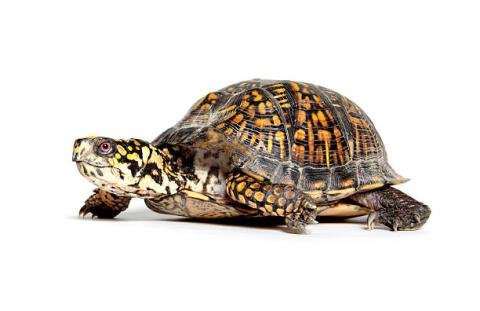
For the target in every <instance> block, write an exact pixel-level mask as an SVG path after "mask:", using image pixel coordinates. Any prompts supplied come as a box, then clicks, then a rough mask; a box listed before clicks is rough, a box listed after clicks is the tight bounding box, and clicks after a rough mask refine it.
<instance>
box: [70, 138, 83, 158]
mask: <svg viewBox="0 0 480 311" xmlns="http://www.w3.org/2000/svg"><path fill="white" fill-rule="evenodd" d="M81 144H82V140H81V139H77V140H75V143H74V144H73V154H72V161H73V162H77V161H79V159H80V152H81V151H80V145H81Z"/></svg>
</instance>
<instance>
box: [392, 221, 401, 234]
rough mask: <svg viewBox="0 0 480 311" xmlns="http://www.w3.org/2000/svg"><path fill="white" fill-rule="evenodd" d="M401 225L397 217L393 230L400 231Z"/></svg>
mask: <svg viewBox="0 0 480 311" xmlns="http://www.w3.org/2000/svg"><path fill="white" fill-rule="evenodd" d="M399 226H400V222H399V221H398V219H395V220H394V221H393V224H392V230H393V231H398V228H399Z"/></svg>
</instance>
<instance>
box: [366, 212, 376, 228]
mask: <svg viewBox="0 0 480 311" xmlns="http://www.w3.org/2000/svg"><path fill="white" fill-rule="evenodd" d="M377 218H378V213H377V212H375V211H373V212H371V213H370V214H368V219H367V228H368V230H373V229H375V222H376V220H377Z"/></svg>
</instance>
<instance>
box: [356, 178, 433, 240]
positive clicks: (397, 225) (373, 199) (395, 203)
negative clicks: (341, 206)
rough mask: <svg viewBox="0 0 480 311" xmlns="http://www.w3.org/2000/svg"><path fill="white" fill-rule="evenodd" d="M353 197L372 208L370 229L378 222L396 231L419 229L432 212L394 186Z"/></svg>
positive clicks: (369, 219) (369, 217)
mask: <svg viewBox="0 0 480 311" xmlns="http://www.w3.org/2000/svg"><path fill="white" fill-rule="evenodd" d="M351 199H353V200H354V201H355V202H357V203H360V204H362V205H364V206H367V207H369V208H370V209H371V212H370V214H369V216H368V221H367V222H368V228H369V229H373V227H374V225H375V223H377V222H378V223H381V224H384V225H386V226H387V227H389V228H390V229H392V230H394V231H397V230H403V231H407V230H417V229H419V228H420V227H422V226H423V225H424V224H425V223H426V222H427V220H428V218H429V217H430V213H431V210H430V208H429V207H428V206H427V205H425V204H423V203H421V202H418V201H417V200H415V199H413V198H412V197H410V196H408V195H407V194H405V193H403V192H402V191H400V190H398V189H395V188H392V187H384V188H380V189H376V190H372V191H368V192H363V193H357V194H355V195H353V196H351Z"/></svg>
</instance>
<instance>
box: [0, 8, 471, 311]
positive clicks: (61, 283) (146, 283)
mask: <svg viewBox="0 0 480 311" xmlns="http://www.w3.org/2000/svg"><path fill="white" fill-rule="evenodd" d="M478 14H479V8H478V7H477V6H476V5H475V1H459V0H457V1H398V2H396V3H394V2H388V1H348V2H347V1H335V2H334V3H333V1H329V2H322V1H310V2H309V1H300V0H295V1H293V0H292V1H281V0H277V1H272V2H270V1H268V2H267V1H259V0H257V1H249V0H242V1H240V0H238V1H207V0H203V1H189V2H187V1H166V2H160V1H156V2H147V1H98V0H96V1H31V2H27V1H2V2H1V4H0V107H1V108H0V109H1V110H0V113H1V122H0V126H1V133H2V136H1V147H0V148H1V149H0V150H1V152H0V157H1V162H0V163H1V169H0V180H1V195H2V201H1V203H0V204H1V215H0V247H1V249H0V252H1V254H0V287H1V289H0V309H2V310H255V309H262V310H273V309H284V310H352V309H355V310H380V309H385V310H422V309H424V310H438V308H440V307H441V308H448V309H455V310H478V307H479V303H478V279H479V277H480V275H479V268H478V265H479V259H480V258H479V255H478V244H479V243H478V236H479V234H478V229H477V228H478V227H479V225H478V219H479V218H478V216H479V208H480V204H479V203H478V202H479V199H478V192H479V191H478V182H477V181H478V179H479V169H478V163H479V159H478V155H479V145H478V120H479V119H478V118H479V115H478V112H479V109H478V107H479V105H480V102H479V96H478V93H479V90H478V87H479V70H480V66H479V55H480V49H479V40H478V39H479V29H480V21H479V17H478ZM256 77H260V78H273V79H291V80H300V81H307V82H312V83H316V84H320V85H323V86H326V87H329V88H332V89H334V90H337V91H339V92H341V93H342V94H344V95H346V96H348V97H350V98H351V99H352V100H354V101H355V102H356V103H357V104H359V105H360V106H361V107H362V108H363V109H364V110H365V111H367V113H368V114H369V115H370V117H371V118H372V119H373V121H374V122H375V124H376V127H377V128H378V130H379V131H380V133H381V134H382V137H383V139H384V142H385V145H386V146H387V150H388V152H389V157H390V162H391V164H392V166H393V167H394V168H395V169H396V170H397V171H398V172H399V173H401V174H402V175H404V176H406V177H409V178H411V181H410V182H409V183H407V184H405V185H402V186H400V188H401V189H402V190H404V191H406V192H408V193H409V194H411V195H412V196H413V197H415V198H417V199H418V200H421V201H424V202H425V203H428V204H429V205H430V206H431V207H432V210H433V213H432V216H431V219H430V221H429V222H428V223H427V225H426V226H425V227H424V229H423V230H421V231H418V232H397V233H394V232H390V231H387V230H384V229H378V230H375V231H373V232H370V231H367V230H365V224H364V222H365V219H362V218H360V219H353V220H349V221H346V222H338V223H332V222H326V223H321V224H318V225H315V226H310V227H309V232H310V233H309V235H304V236H297V235H289V234H286V233H284V232H283V231H282V229H281V227H280V226H275V225H272V224H269V223H261V222H260V223H255V222H253V223H246V224H242V223H234V224H228V223H206V222H201V221H188V220H186V219H183V218H177V217H173V216H171V217H170V216H164V215H160V214H155V213H153V212H151V211H149V210H148V209H147V208H146V207H145V206H144V204H143V202H142V201H134V202H133V203H132V204H131V207H130V209H129V210H128V211H126V212H125V213H123V214H122V215H121V216H120V217H118V219H116V220H113V221H102V220H90V219H84V220H83V219H79V218H78V217H77V212H78V209H79V208H80V207H81V205H82V203H83V201H84V200H85V199H86V198H87V197H88V196H89V195H90V193H91V191H92V189H93V186H92V185H91V184H89V183H88V182H87V181H86V180H84V179H83V178H82V177H81V176H80V175H79V174H78V172H77V171H76V168H75V166H74V164H73V163H71V161H70V156H71V148H72V144H73V141H74V139H75V138H77V137H84V136H87V135H105V136H111V137H116V138H128V137H138V138H143V139H147V140H151V139H153V138H154V137H155V136H156V135H157V134H159V133H160V132H162V131H163V130H165V129H166V128H168V127H169V126H171V125H173V124H174V123H175V122H176V121H177V120H178V119H180V117H182V116H183V114H184V113H185V112H186V111H187V110H188V108H189V107H190V106H191V105H192V104H193V103H194V102H195V100H197V99H198V98H200V97H201V96H203V95H205V94H206V93H208V92H209V91H213V90H216V89H219V88H221V87H224V86H226V85H228V84H230V83H234V82H237V81H241V80H245V79H251V78H256Z"/></svg>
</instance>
